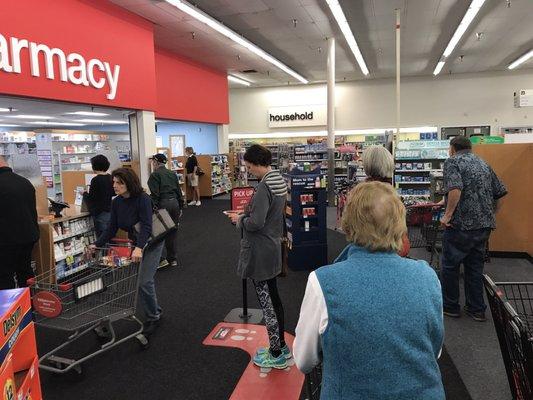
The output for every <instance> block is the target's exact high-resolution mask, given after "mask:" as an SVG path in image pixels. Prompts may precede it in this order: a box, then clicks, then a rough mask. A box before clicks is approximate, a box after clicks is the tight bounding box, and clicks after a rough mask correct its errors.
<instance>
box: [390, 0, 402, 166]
mask: <svg viewBox="0 0 533 400" xmlns="http://www.w3.org/2000/svg"><path fill="white" fill-rule="evenodd" d="M400 12H401V10H400V9H399V8H397V9H396V135H394V140H393V142H392V154H393V156H394V153H395V152H396V145H397V144H398V140H399V139H400V104H401V102H400V100H401V99H400Z"/></svg>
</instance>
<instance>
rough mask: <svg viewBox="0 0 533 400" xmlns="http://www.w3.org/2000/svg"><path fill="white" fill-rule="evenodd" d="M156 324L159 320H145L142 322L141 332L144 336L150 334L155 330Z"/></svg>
mask: <svg viewBox="0 0 533 400" xmlns="http://www.w3.org/2000/svg"><path fill="white" fill-rule="evenodd" d="M158 325H159V320H156V321H146V322H145V323H143V332H142V333H143V334H144V335H145V336H150V335H152V334H153V333H154V332H155V331H156V329H157V326H158Z"/></svg>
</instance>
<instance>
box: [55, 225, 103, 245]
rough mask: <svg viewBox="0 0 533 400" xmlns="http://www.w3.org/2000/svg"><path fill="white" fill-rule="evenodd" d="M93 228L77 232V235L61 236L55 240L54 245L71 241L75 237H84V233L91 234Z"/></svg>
mask: <svg viewBox="0 0 533 400" xmlns="http://www.w3.org/2000/svg"><path fill="white" fill-rule="evenodd" d="M92 230H93V228H88V229H84V230H83V231H80V232H76V233H70V234H68V235H61V236H58V237H55V238H54V243H57V242H61V241H62V240H65V239H69V238H72V237H75V236H79V235H83V234H84V233H87V232H91V231H92Z"/></svg>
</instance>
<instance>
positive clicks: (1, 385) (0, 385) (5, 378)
mask: <svg viewBox="0 0 533 400" xmlns="http://www.w3.org/2000/svg"><path fill="white" fill-rule="evenodd" d="M0 389H1V390H2V394H1V395H0V399H15V393H16V389H15V375H14V374H13V362H12V357H11V355H10V354H9V355H8V356H7V357H6V359H5V362H4V363H3V364H2V367H1V368H0Z"/></svg>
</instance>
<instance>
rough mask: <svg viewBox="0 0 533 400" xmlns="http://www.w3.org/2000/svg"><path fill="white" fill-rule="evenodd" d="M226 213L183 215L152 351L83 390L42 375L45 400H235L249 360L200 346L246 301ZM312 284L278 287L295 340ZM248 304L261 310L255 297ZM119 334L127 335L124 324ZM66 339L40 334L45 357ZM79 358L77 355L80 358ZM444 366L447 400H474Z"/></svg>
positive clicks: (339, 242)
mask: <svg viewBox="0 0 533 400" xmlns="http://www.w3.org/2000/svg"><path fill="white" fill-rule="evenodd" d="M228 208H229V201H228V202H227V203H226V202H225V201H209V200H206V201H205V202H202V206H201V207H190V208H188V209H187V210H185V212H184V217H183V221H182V225H181V227H180V242H181V243H182V249H183V250H182V253H181V258H182V260H183V263H184V267H183V268H182V269H168V270H161V271H159V272H158V274H157V276H156V280H157V288H158V295H159V298H160V302H161V305H162V307H163V308H164V321H163V323H162V325H161V328H160V330H159V331H158V332H157V333H156V335H155V336H154V337H153V340H152V343H151V347H150V348H149V349H148V350H146V351H143V350H140V348H139V346H138V345H137V344H136V343H135V342H129V343H125V344H123V345H121V346H119V347H117V348H115V349H113V350H111V351H110V352H108V353H107V354H103V355H101V356H99V357H96V358H94V359H92V360H90V361H88V362H87V363H85V365H84V370H85V377H84V380H82V381H80V382H70V381H68V380H67V379H65V378H64V377H58V376H53V375H50V374H48V373H44V372H43V373H42V386H43V391H44V396H45V398H46V399H47V400H56V399H57V400H59V399H68V398H72V399H77V400H84V399H97V398H102V399H113V400H122V399H128V400H135V399H143V400H144V399H151V400H152V399H153V400H159V399H161V400H163V399H164V400H173V399H179V400H195V399H202V400H204V399H217V400H219V399H220V400H223V399H227V398H228V397H229V396H230V394H231V392H232V391H233V387H234V385H235V383H236V382H237V381H238V379H239V377H240V375H241V373H242V371H243V370H244V368H245V367H246V365H247V364H248V355H247V354H245V353H244V352H241V351H239V350H235V349H228V348H222V347H219V348H218V347H208V346H203V345H202V340H203V339H204V338H205V337H206V335H207V334H208V333H209V332H210V331H211V330H212V329H213V327H214V326H215V325H216V324H217V323H218V322H220V321H221V320H222V319H223V318H224V316H225V315H226V313H227V312H228V311H229V310H230V309H232V308H234V307H238V306H239V305H240V301H241V298H240V295H241V292H240V290H241V283H240V280H239V278H238V277H237V276H236V275H235V262H236V259H237V254H238V246H239V235H238V233H237V232H236V230H235V228H234V227H233V226H232V225H230V224H229V222H228V221H227V217H226V216H225V215H224V214H222V211H223V210H225V209H228ZM328 236H329V257H330V260H332V259H333V258H334V257H335V256H336V255H337V254H338V253H339V252H340V250H341V249H342V248H343V247H344V245H345V242H344V237H343V236H342V235H341V234H339V233H337V232H334V231H329V232H328ZM306 280H307V272H294V271H291V272H290V274H289V276H288V277H287V278H284V279H280V281H279V289H280V294H281V296H282V299H283V301H284V306H285V311H286V329H287V331H289V332H291V333H294V329H295V326H296V323H297V320H298V315H299V309H300V303H301V300H302V298H303V294H304V290H305V284H306ZM250 303H251V304H250V306H251V307H257V302H256V300H255V298H254V296H252V295H250ZM121 329H126V327H125V326H123V324H122V326H121ZM64 336H65V335H61V334H58V333H57V332H54V331H41V330H39V333H38V344H39V350H40V354H42V353H43V351H45V350H46V349H49V348H50V347H51V346H52V345H53V344H54V343H58V342H59V341H61V340H62V338H64ZM83 345H84V346H87V347H86V349H87V350H90V349H91V348H94V347H95V346H96V345H97V341H96V339H95V338H88V340H86V341H85V343H83ZM79 350H80V349H76V350H73V353H80V351H79ZM81 350H83V349H81ZM440 364H441V370H442V373H443V380H444V383H445V388H446V391H447V399H448V400H469V399H470V397H469V395H468V392H467V391H466V389H465V386H464V384H463V382H462V380H461V378H460V376H459V374H458V372H457V370H456V368H455V366H454V364H453V362H452V361H451V359H450V358H449V357H448V355H447V354H446V352H445V353H444V354H443V357H442V358H441V361H440Z"/></svg>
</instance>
